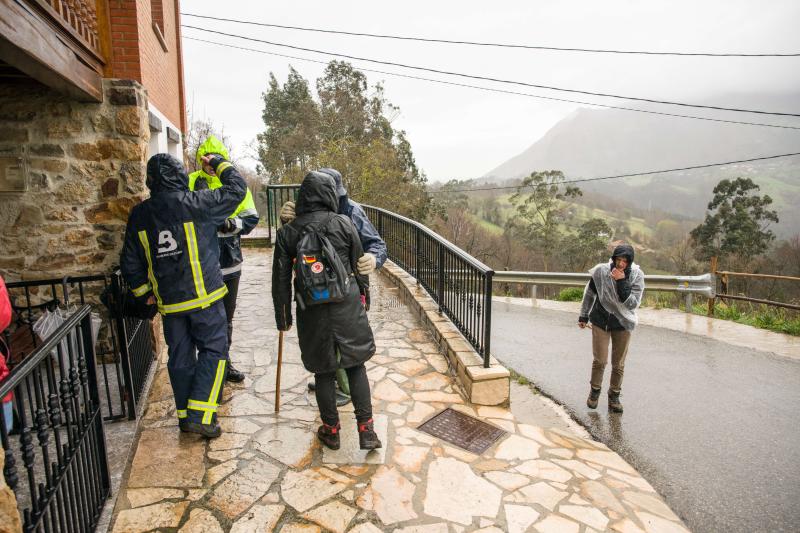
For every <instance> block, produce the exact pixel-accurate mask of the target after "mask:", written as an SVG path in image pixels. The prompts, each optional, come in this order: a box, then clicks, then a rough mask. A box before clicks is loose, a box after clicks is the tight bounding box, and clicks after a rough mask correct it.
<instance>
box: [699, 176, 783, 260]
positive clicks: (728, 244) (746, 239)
mask: <svg viewBox="0 0 800 533" xmlns="http://www.w3.org/2000/svg"><path fill="white" fill-rule="evenodd" d="M758 191H759V186H758V185H756V184H755V183H753V180H751V179H750V178H736V179H735V180H728V179H724V180H722V181H720V182H719V183H718V184H717V186H716V187H714V197H713V199H712V200H711V202H709V204H708V211H706V218H705V220H704V221H703V223H702V224H700V225H699V226H697V227H696V228H694V229H693V230H692V231H691V233H690V236H691V239H692V244H693V245H694V247H695V257H696V258H697V259H698V260H700V261H704V260H708V259H709V258H710V257H712V256H717V257H719V258H721V259H722V258H729V257H731V256H739V257H740V258H743V259H750V258H753V257H757V256H760V255H762V254H764V253H765V252H766V251H767V248H768V246H769V244H770V243H771V242H772V241H773V240H775V235H774V234H773V233H772V231H771V230H769V229H768V228H769V225H770V223H777V222H778V214H777V213H776V212H775V211H772V210H770V209H768V207H769V206H770V204H772V198H770V197H769V195H766V194H765V195H764V196H759V195H758V194H757V192H758Z"/></svg>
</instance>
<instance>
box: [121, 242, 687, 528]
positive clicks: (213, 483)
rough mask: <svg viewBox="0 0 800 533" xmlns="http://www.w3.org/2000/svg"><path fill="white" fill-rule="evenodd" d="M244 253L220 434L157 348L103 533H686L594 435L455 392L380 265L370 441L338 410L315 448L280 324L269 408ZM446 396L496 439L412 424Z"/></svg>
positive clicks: (293, 340)
mask: <svg viewBox="0 0 800 533" xmlns="http://www.w3.org/2000/svg"><path fill="white" fill-rule="evenodd" d="M245 253H246V256H247V257H246V263H245V270H244V275H243V278H242V281H241V286H240V289H239V302H238V309H237V317H236V323H235V333H234V343H233V347H232V349H231V352H232V357H233V360H234V362H235V363H236V366H237V368H239V369H241V370H243V371H244V372H245V373H246V374H247V376H248V378H247V379H246V380H245V382H244V383H243V384H240V385H233V386H230V385H229V386H227V388H226V390H225V400H224V403H223V405H222V406H221V407H220V422H221V424H222V427H223V429H224V434H223V435H222V436H221V437H220V438H218V439H215V440H211V441H206V440H205V439H203V438H200V437H198V436H195V435H187V434H181V433H180V432H179V431H178V428H177V420H176V418H175V406H174V403H173V401H172V394H171V390H170V386H169V379H168V377H167V373H166V368H165V366H164V365H165V363H166V359H165V357H166V356H165V355H162V358H161V363H160V364H161V366H160V368H159V370H158V372H157V375H156V377H155V381H154V385H153V388H152V390H151V392H150V396H149V405H148V406H147V411H146V414H145V416H144V419H143V421H142V431H141V435H140V438H139V442H138V446H137V449H136V453H135V456H134V458H133V461H132V464H131V468H130V472H129V474H128V476H127V479H126V480H125V481H124V482H123V487H122V488H121V493H120V496H119V498H118V500H117V507H116V509H115V513H114V521H113V525H112V530H113V531H114V532H116V533H122V532H138V531H153V530H157V531H180V532H182V533H185V532H198V533H199V532H203V533H206V532H210V533H213V532H220V531H231V532H233V533H245V532H246V533H255V532H267V531H280V532H282V533H299V532H309V533H314V532H321V531H332V532H335V533H344V532H346V531H350V532H353V533H372V532H378V531H395V532H405V533H412V532H417V533H439V532H441V533H446V532H454V533H461V532H466V531H481V532H485V533H490V532H500V531H508V532H512V533H515V532H523V531H538V532H541V533H549V532H565V533H567V532H570V533H578V532H590V531H619V532H625V533H628V532H639V531H646V532H685V531H686V529H685V527H684V526H683V524H682V523H681V521H680V519H679V518H678V517H677V516H675V514H674V513H673V512H672V511H671V510H670V509H669V507H668V506H667V505H665V504H664V502H663V500H662V499H661V498H660V497H659V496H658V494H656V493H655V491H654V490H653V488H652V487H651V486H650V485H649V484H648V483H647V482H646V481H645V480H644V479H642V478H641V477H640V476H639V474H638V473H637V472H636V471H635V470H634V469H633V468H631V467H630V466H629V465H628V464H627V463H626V462H625V461H624V460H622V459H621V458H620V457H619V456H618V455H617V454H616V453H614V452H612V451H610V450H609V449H608V448H607V447H606V446H604V445H603V444H600V443H597V442H594V441H592V440H589V439H585V438H581V437H579V436H578V435H576V434H573V433H570V432H567V431H564V430H557V429H546V428H541V427H537V426H533V425H527V424H523V423H518V422H517V420H516V419H515V417H514V416H513V415H512V414H511V412H510V411H509V410H508V409H505V408H497V407H473V406H470V405H467V404H465V403H464V400H463V399H462V395H461V394H460V393H459V391H458V389H457V386H456V385H455V382H454V380H453V379H452V378H451V377H450V375H449V374H448V368H447V362H446V360H445V358H444V357H443V356H442V355H440V354H439V353H438V351H437V347H436V346H435V345H434V344H433V343H432V342H431V337H430V336H429V334H428V332H427V331H425V330H423V329H421V328H420V325H419V324H418V322H417V321H416V320H415V318H414V316H413V315H412V314H411V313H410V311H409V310H408V309H407V308H406V307H405V306H404V305H403V304H401V303H400V302H399V300H398V299H397V297H396V294H397V292H396V291H397V289H395V288H393V287H390V286H389V284H387V283H385V282H384V280H383V279H382V277H381V276H373V279H372V282H373V287H374V288H373V295H374V296H373V308H372V310H371V311H370V313H369V315H370V322H371V324H372V328H373V330H374V332H375V337H376V342H377V345H378V352H377V354H376V355H375V356H374V357H373V358H372V360H371V362H370V363H368V365H367V366H368V369H369V378H370V381H371V383H372V387H373V388H372V396H373V402H374V410H375V413H376V426H377V427H378V428H379V429H380V430H382V433H383V435H382V438H383V442H384V448H383V449H382V450H381V451H380V452H372V453H370V454H369V455H367V454H365V453H364V452H361V451H360V450H358V449H357V447H358V445H357V435H356V430H355V424H354V421H353V420H352V407H349V410H350V412H344V410H343V412H342V423H343V426H344V427H343V433H342V439H343V445H342V450H339V451H338V452H334V453H332V452H331V451H330V450H325V451H323V450H322V449H321V447H320V446H319V445H318V444H317V442H316V439H315V430H316V427H317V425H318V424H319V422H318V419H317V410H316V406H315V404H314V399H313V394H309V393H308V392H307V390H306V384H307V382H308V381H309V379H310V374H308V373H307V372H306V371H305V370H304V369H303V367H302V364H301V362H300V352H299V349H298V346H297V336H296V333H295V332H296V329H295V328H293V330H292V331H291V332H289V333H288V334H287V337H286V346H285V350H284V359H283V371H282V378H281V381H282V383H281V389H282V394H281V410H280V413H279V414H278V415H276V414H275V413H274V403H273V402H274V394H275V392H274V391H275V370H276V359H277V332H276V331H275V329H274V318H273V310H272V302H271V296H270V287H269V278H270V267H271V259H272V256H271V254H270V253H269V252H268V251H264V250H251V249H248V250H246V251H245ZM446 407H453V408H455V409H458V410H460V411H462V412H464V413H468V414H470V415H473V416H477V417H479V418H481V419H482V420H485V421H487V422H489V423H491V424H494V425H496V426H498V427H500V428H502V429H504V430H506V431H508V432H509V435H507V436H506V437H504V438H503V439H502V440H500V441H499V442H498V443H497V444H495V445H494V446H493V447H492V448H490V449H489V450H487V451H486V452H485V453H484V454H483V455H482V456H477V455H474V454H471V453H469V452H466V451H463V450H461V449H459V448H456V447H453V446H450V445H448V444H447V443H445V442H443V441H440V440H438V439H436V438H433V437H431V436H429V435H427V434H425V433H421V432H419V431H416V429H415V428H416V427H417V426H419V424H421V423H422V422H424V421H425V420H426V419H428V418H430V417H431V416H432V415H433V414H435V413H437V412H439V411H440V410H442V409H444V408H446Z"/></svg>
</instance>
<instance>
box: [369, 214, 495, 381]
mask: <svg viewBox="0 0 800 533" xmlns="http://www.w3.org/2000/svg"><path fill="white" fill-rule="evenodd" d="M363 207H364V210H365V211H366V212H367V216H368V217H369V219H370V221H371V222H372V223H373V225H375V227H376V228H377V229H378V233H380V235H381V237H382V238H383V240H384V241H386V246H387V248H388V251H389V259H391V260H392V261H394V263H395V264H397V266H399V267H400V268H402V269H403V270H405V271H406V272H408V273H409V274H411V275H413V276H414V278H415V279H416V280H417V282H418V283H419V284H420V285H421V286H422V287H424V288H425V290H427V291H428V293H429V294H430V295H431V297H432V298H433V300H434V301H435V302H436V303H437V304H438V305H439V312H440V313H444V314H445V315H447V316H448V317H449V318H450V320H452V321H453V324H455V325H456V327H457V328H458V329H459V331H461V333H462V334H463V335H464V338H466V339H467V341H469V343H470V344H471V345H472V347H473V348H475V350H476V351H477V352H478V353H479V354H480V355H481V356H483V365H484V366H485V367H486V368H488V367H489V356H490V355H491V331H492V277H493V276H494V271H493V270H492V269H491V268H489V267H488V266H486V265H484V264H483V263H481V262H480V261H478V260H477V259H475V258H474V257H472V256H471V255H469V254H468V253H466V252H465V251H463V250H462V249H460V248H458V247H457V246H455V245H454V244H452V243H451V242H449V241H447V240H446V239H444V238H443V237H441V236H440V235H438V234H436V233H434V232H433V231H431V230H430V229H429V228H427V227H426V226H424V225H422V224H420V223H419V222H415V221H414V220H411V219H408V218H406V217H404V216H401V215H398V214H396V213H392V212H391V211H387V210H385V209H381V208H378V207H371V206H366V205H365V206H363Z"/></svg>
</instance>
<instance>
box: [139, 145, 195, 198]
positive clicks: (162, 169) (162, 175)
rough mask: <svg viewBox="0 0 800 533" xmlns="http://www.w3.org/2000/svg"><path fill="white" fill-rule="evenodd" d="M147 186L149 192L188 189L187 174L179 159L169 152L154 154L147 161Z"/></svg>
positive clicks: (156, 192)
mask: <svg viewBox="0 0 800 533" xmlns="http://www.w3.org/2000/svg"><path fill="white" fill-rule="evenodd" d="M147 188H148V189H150V193H151V194H158V193H161V192H168V191H188V190H189V176H188V175H187V174H186V169H184V168H183V165H182V164H181V162H180V161H178V160H177V159H175V158H174V157H172V156H171V155H169V154H156V155H154V156H153V157H151V158H150V160H149V161H148V162H147Z"/></svg>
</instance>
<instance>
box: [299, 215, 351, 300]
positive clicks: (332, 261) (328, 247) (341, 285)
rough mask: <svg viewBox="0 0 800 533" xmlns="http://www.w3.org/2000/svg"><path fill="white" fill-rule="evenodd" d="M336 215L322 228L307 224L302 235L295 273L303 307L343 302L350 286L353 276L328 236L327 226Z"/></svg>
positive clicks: (329, 218)
mask: <svg viewBox="0 0 800 533" xmlns="http://www.w3.org/2000/svg"><path fill="white" fill-rule="evenodd" d="M334 216H336V215H335V214H331V215H330V216H329V217H328V218H327V219H326V220H325V222H323V223H320V224H319V225H317V224H307V225H306V226H305V227H304V228H303V231H302V233H301V234H300V241H299V242H298V243H297V259H296V260H295V263H294V273H295V280H296V289H297V295H296V296H297V302H298V304H299V305H300V306H301V308H302V307H305V306H307V305H320V304H327V303H335V302H341V301H342V300H344V298H345V295H346V294H347V290H348V288H349V286H350V276H349V275H348V273H347V270H346V269H345V268H344V265H343V264H342V261H341V259H339V256H338V254H337V253H336V249H335V248H334V247H333V244H331V241H330V240H329V239H328V237H327V226H328V224H329V223H330V221H331V220H333V217H334Z"/></svg>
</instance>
